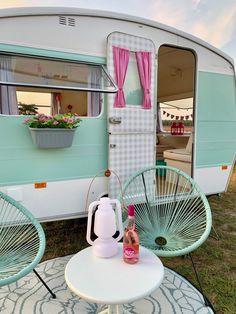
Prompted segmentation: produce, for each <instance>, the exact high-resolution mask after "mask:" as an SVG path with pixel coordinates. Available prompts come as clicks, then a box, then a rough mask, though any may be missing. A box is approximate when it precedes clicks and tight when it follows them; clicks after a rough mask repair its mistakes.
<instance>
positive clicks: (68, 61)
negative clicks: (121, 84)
mask: <svg viewBox="0 0 236 314" xmlns="http://www.w3.org/2000/svg"><path fill="white" fill-rule="evenodd" d="M1 56H16V57H23V58H32V59H39V60H48V61H56V62H62V63H63V62H66V63H71V64H83V65H88V66H97V67H100V68H101V69H102V73H103V74H104V75H105V77H106V79H107V80H108V81H109V82H110V83H111V85H112V86H113V89H109V87H108V89H103V88H90V87H81V86H79V87H73V86H71V87H68V86H63V85H44V84H31V83H19V82H18V83H17V82H8V81H2V80H1V79H0V85H5V86H22V87H35V88H48V89H62V90H71V91H85V92H98V93H105V94H108V93H116V92H117V91H118V87H117V85H116V83H115V81H114V79H113V78H112V77H111V75H110V74H109V73H108V70H107V69H106V67H105V66H104V65H103V64H99V63H95V62H87V61H79V60H72V59H66V58H56V57H44V56H38V55H30V54H23V53H22V54H21V53H10V52H3V51H1V52H0V58H1Z"/></svg>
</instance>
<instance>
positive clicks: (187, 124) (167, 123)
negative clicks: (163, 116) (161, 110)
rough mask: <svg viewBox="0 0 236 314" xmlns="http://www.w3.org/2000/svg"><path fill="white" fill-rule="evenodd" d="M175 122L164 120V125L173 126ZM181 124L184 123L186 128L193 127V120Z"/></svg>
mask: <svg viewBox="0 0 236 314" xmlns="http://www.w3.org/2000/svg"><path fill="white" fill-rule="evenodd" d="M173 122H175V120H162V124H163V125H171V124H172V123H173ZM179 122H180V120H179ZM181 122H183V124H184V125H185V126H192V125H193V121H192V120H181Z"/></svg>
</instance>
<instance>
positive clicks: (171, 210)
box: [120, 166, 212, 303]
mask: <svg viewBox="0 0 236 314" xmlns="http://www.w3.org/2000/svg"><path fill="white" fill-rule="evenodd" d="M120 200H121V201H123V205H124V207H123V221H125V222H126V221H127V206H128V205H129V204H134V205H135V219H136V226H137V229H138V232H139V237H140V244H141V245H143V246H144V247H146V248H149V249H151V250H152V251H153V252H154V253H155V254H156V255H157V256H160V257H161V256H163V257H171V256H180V255H186V254H190V253H191V252H192V251H194V250H196V249H197V248H198V247H199V246H200V245H201V244H203V242H204V241H205V240H206V239H207V237H208V236H209V234H210V231H211V227H212V215H211V210H210V206H209V203H208V201H207V198H206V196H205V195H204V193H203V192H202V191H201V189H200V187H199V186H198V185H197V183H196V182H195V181H194V180H193V179H192V178H191V177H189V176H188V175H187V174H185V173H184V172H182V171H180V170H179V169H176V168H173V167H168V166H154V167H148V168H145V169H142V170H141V171H139V172H137V173H135V174H134V175H133V176H131V177H130V178H129V179H128V181H127V182H126V183H125V185H124V189H123V193H122V195H120ZM190 257H191V261H192V263H193V260H192V256H191V255H190ZM193 267H194V270H195V274H196V277H197V280H198V281H199V277H198V274H197V272H196V268H195V266H194V263H193ZM199 286H200V289H201V290H202V287H201V283H200V281H199ZM203 295H204V294H203ZM205 301H206V300H205ZM206 303H207V301H206Z"/></svg>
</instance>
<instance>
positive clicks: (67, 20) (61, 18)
mask: <svg viewBox="0 0 236 314" xmlns="http://www.w3.org/2000/svg"><path fill="white" fill-rule="evenodd" d="M59 24H61V25H68V26H72V27H75V19H74V18H72V17H68V18H67V17H66V16H59Z"/></svg>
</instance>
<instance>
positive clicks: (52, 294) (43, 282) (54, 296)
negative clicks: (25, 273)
mask: <svg viewBox="0 0 236 314" xmlns="http://www.w3.org/2000/svg"><path fill="white" fill-rule="evenodd" d="M33 271H34V273H35V275H36V276H37V277H38V278H39V280H40V281H41V282H42V284H43V285H44V286H45V287H46V288H47V290H48V291H49V292H50V293H51V296H52V298H53V299H56V295H55V293H53V292H52V290H51V289H50V288H49V287H48V285H47V284H46V282H45V281H44V280H43V279H42V277H41V276H40V275H39V274H38V273H37V271H36V270H35V269H33Z"/></svg>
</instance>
